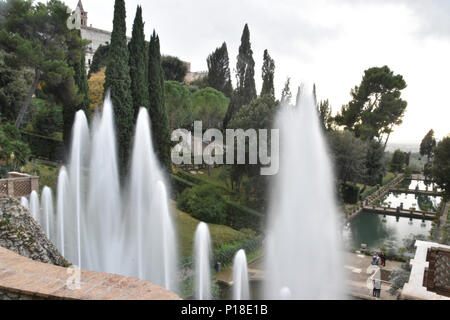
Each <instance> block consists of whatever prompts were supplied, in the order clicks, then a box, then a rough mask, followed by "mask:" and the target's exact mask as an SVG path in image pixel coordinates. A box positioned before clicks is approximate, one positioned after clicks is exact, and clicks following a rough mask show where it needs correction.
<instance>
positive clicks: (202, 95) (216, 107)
mask: <svg viewBox="0 0 450 320" xmlns="http://www.w3.org/2000/svg"><path fill="white" fill-rule="evenodd" d="M229 103H230V99H228V98H227V97H225V96H224V94H223V93H222V92H220V91H217V90H216V89H213V88H205V89H201V90H198V91H196V92H194V93H193V94H192V106H193V109H194V120H201V121H203V127H204V128H219V127H220V126H221V124H222V121H223V118H224V116H225V115H226V113H227V110H228V105H229Z"/></svg>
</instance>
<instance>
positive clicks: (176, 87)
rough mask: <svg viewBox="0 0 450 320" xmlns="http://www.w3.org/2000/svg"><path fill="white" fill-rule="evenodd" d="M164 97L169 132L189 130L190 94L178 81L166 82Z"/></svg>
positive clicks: (191, 117) (190, 118)
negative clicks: (181, 129)
mask: <svg viewBox="0 0 450 320" xmlns="http://www.w3.org/2000/svg"><path fill="white" fill-rule="evenodd" d="M165 95H166V108H167V114H168V118H169V128H170V130H171V131H173V130H175V129H179V128H189V127H190V126H191V125H192V122H193V110H192V99H191V92H190V91H189V90H188V89H187V88H186V86H184V85H183V84H181V83H179V82H178V81H166V82H165Z"/></svg>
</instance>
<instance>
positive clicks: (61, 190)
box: [56, 166, 69, 257]
mask: <svg viewBox="0 0 450 320" xmlns="http://www.w3.org/2000/svg"><path fill="white" fill-rule="evenodd" d="M68 188H69V177H68V175H67V170H66V167H64V166H63V167H61V169H60V170H59V175H58V194H57V201H56V210H57V215H56V216H57V222H58V226H57V230H58V235H59V236H58V239H59V241H58V242H57V247H58V249H59V250H60V252H61V254H62V255H63V257H64V256H65V242H64V214H65V213H66V199H67V197H68Z"/></svg>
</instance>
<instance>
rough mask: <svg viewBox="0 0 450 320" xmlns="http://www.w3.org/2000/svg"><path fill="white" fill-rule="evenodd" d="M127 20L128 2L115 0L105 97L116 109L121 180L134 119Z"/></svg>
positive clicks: (125, 165) (126, 165)
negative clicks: (107, 93)
mask: <svg viewBox="0 0 450 320" xmlns="http://www.w3.org/2000/svg"><path fill="white" fill-rule="evenodd" d="M125 16H126V13H125V1H124V0H116V1H115V4H114V20H113V31H112V34H111V45H110V49H109V52H108V64H107V68H106V73H105V85H104V88H105V93H106V92H108V91H109V92H110V95H111V101H112V103H113V107H114V115H115V119H116V127H117V141H118V148H119V167H120V174H121V176H122V177H123V176H124V175H125V174H126V172H127V169H128V159H129V152H130V143H131V139H132V136H133V116H134V110H133V101H132V97H131V88H130V87H131V79H130V68H129V66H128V62H129V54H128V47H127V38H126V23H125Z"/></svg>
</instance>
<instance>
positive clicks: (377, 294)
mask: <svg viewBox="0 0 450 320" xmlns="http://www.w3.org/2000/svg"><path fill="white" fill-rule="evenodd" d="M373 282H374V284H373V289H374V291H375V295H374V296H375V297H376V298H379V297H380V295H381V280H378V279H374V280H373Z"/></svg>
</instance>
